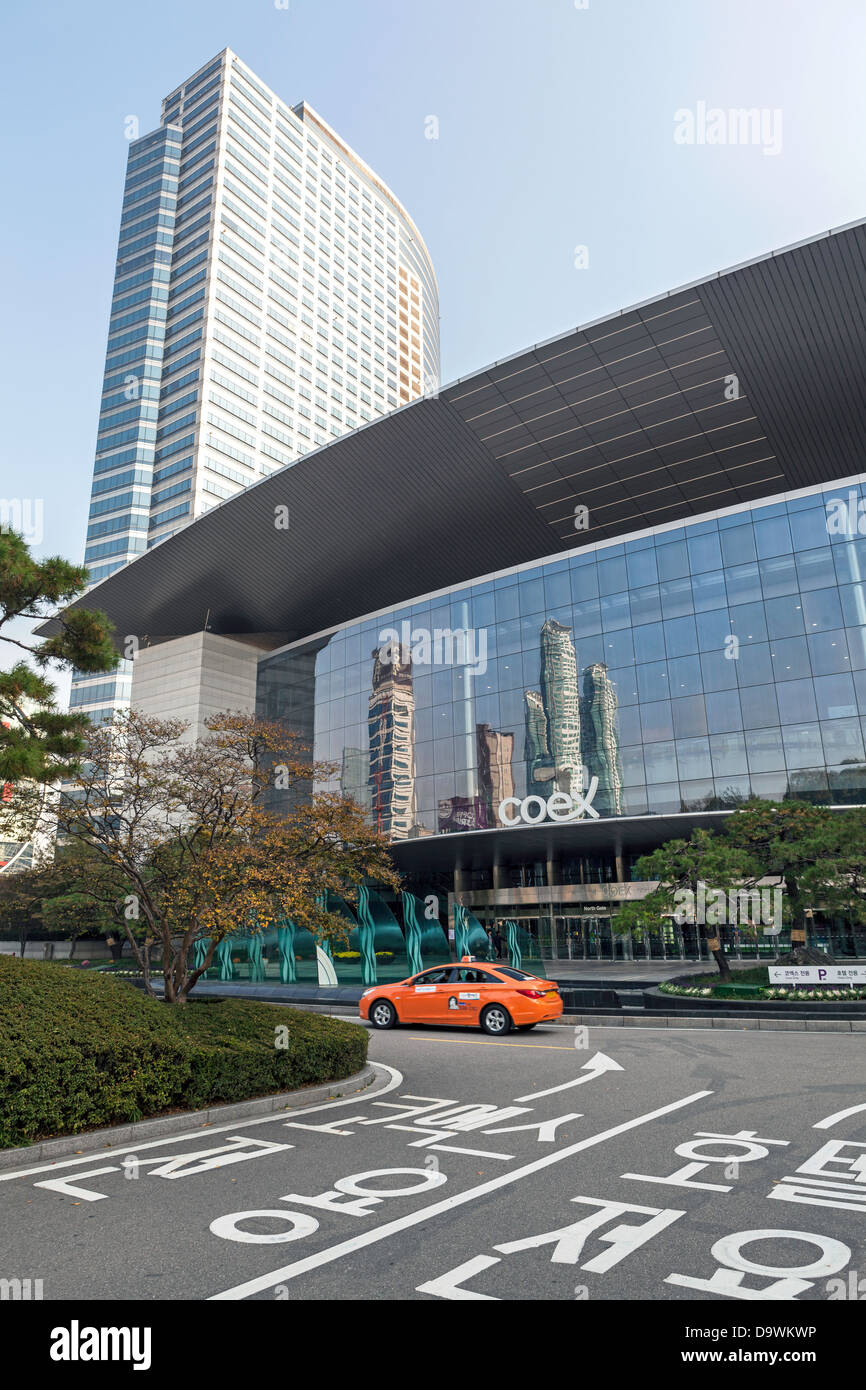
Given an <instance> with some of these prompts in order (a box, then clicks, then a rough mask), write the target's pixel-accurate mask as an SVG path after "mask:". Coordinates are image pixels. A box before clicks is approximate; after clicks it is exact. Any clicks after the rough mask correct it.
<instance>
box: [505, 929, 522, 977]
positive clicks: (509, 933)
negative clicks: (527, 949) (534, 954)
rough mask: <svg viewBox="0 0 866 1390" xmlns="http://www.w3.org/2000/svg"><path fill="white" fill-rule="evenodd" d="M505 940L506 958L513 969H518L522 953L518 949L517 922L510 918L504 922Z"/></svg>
mask: <svg viewBox="0 0 866 1390" xmlns="http://www.w3.org/2000/svg"><path fill="white" fill-rule="evenodd" d="M505 940H506V942H507V943H508V959H509V961H510V962H511V964H512V965H513V966H514V969H515V970H519V969H520V962H521V961H522V960H523V953H522V951H521V949H520V940H519V928H518V926H517V923H516V922H515V921H513V920H510V921H508V922H506V923H505Z"/></svg>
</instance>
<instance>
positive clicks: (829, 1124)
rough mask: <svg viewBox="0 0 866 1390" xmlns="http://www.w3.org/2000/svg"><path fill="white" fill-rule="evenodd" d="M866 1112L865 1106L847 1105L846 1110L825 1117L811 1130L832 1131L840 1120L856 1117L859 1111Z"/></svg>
mask: <svg viewBox="0 0 866 1390" xmlns="http://www.w3.org/2000/svg"><path fill="white" fill-rule="evenodd" d="M862 1110H866V1105H849V1106H848V1109H847V1110H837V1111H836V1112H835V1113H834V1114H833V1115H827V1117H826V1118H825V1119H823V1120H819V1121H818V1123H817V1124H816V1125H813V1126H812V1128H813V1129H832V1128H833V1126H834V1125H837V1124H838V1123H839V1121H840V1120H847V1119H848V1118H849V1116H851V1115H857V1114H859V1113H860V1111H862Z"/></svg>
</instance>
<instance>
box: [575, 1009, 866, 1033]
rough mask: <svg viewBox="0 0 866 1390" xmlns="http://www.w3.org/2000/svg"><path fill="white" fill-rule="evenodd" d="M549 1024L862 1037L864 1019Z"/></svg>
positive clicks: (606, 1019)
mask: <svg viewBox="0 0 866 1390" xmlns="http://www.w3.org/2000/svg"><path fill="white" fill-rule="evenodd" d="M552 1022H553V1023H556V1024H559V1025H562V1024H566V1025H568V1024H572V1025H573V1024H584V1025H585V1026H587V1027H588V1026H590V1025H594V1026H595V1027H596V1028H726V1029H729V1030H730V1029H734V1030H735V1031H736V1030H737V1029H748V1030H754V1029H760V1030H761V1031H764V1030H766V1031H768V1032H777V1033H778V1032H784V1033H866V1018H837V1019H830V1018H827V1019H823V1018H821V1019H818V1018H815V1019H812V1018H808V1019H806V1018H731V1017H730V1016H729V1017H727V1018H719V1017H718V1016H716V1017H710V1018H708V1017H706V1016H705V1015H703V1016H701V1015H698V1016H696V1017H692V1016H689V1015H688V1014H661V1013H660V1014H656V1013H655V1012H653V1013H649V1012H647V1013H645V1014H644V1013H641V1014H640V1015H637V1014H561V1015H560V1017H559V1018H558V1019H553V1020H552Z"/></svg>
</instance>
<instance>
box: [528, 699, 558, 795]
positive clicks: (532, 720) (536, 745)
mask: <svg viewBox="0 0 866 1390" xmlns="http://www.w3.org/2000/svg"><path fill="white" fill-rule="evenodd" d="M523 698H524V702H525V706H526V790H527V792H529V793H530V794H538V795H543V796H549V795H550V783H551V779H552V777H553V764H552V762H551V761H550V749H549V748H548V746H547V715H546V714H545V713H544V701H543V699H542V698H541V694H540V692H539V691H538V690H525V691H524V693H523Z"/></svg>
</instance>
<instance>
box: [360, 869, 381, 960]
mask: <svg viewBox="0 0 866 1390" xmlns="http://www.w3.org/2000/svg"><path fill="white" fill-rule="evenodd" d="M358 945H359V947H360V951H361V980H362V982H363V983H364V984H365V985H374V984H375V983H376V981H377V979H378V976H377V974H376V924H375V922H374V920H373V913H372V911H371V906H370V890H369V888H368V887H367V886H366V884H364V883H362V884H361V885H360V886H359V888H358Z"/></svg>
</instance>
